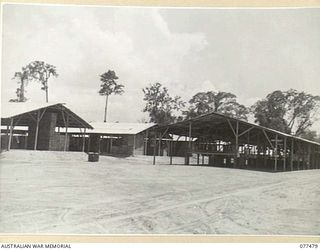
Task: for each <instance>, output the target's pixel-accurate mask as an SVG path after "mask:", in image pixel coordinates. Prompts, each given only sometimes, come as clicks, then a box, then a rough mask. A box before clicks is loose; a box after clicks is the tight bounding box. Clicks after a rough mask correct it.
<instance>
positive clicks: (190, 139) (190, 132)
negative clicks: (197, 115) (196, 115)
mask: <svg viewBox="0 0 320 250" xmlns="http://www.w3.org/2000/svg"><path fill="white" fill-rule="evenodd" d="M191 143H192V123H191V122H189V143H188V147H189V151H190V150H191V146H192V144H191Z"/></svg>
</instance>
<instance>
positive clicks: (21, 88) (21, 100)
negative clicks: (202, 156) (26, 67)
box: [18, 79, 24, 102]
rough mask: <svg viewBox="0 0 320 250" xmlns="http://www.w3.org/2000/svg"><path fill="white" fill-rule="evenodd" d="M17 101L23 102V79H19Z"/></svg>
mask: <svg viewBox="0 0 320 250" xmlns="http://www.w3.org/2000/svg"><path fill="white" fill-rule="evenodd" d="M18 98H19V100H18V101H19V102H24V80H23V79H21V85H20V96H18Z"/></svg>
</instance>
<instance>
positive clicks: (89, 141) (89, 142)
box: [88, 134, 91, 153]
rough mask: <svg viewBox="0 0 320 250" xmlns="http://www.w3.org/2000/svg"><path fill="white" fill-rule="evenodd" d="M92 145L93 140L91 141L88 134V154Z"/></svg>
mask: <svg viewBox="0 0 320 250" xmlns="http://www.w3.org/2000/svg"><path fill="white" fill-rule="evenodd" d="M90 144H91V139H90V134H88V153H89V152H90Z"/></svg>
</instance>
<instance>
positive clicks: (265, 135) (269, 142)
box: [262, 129, 274, 149]
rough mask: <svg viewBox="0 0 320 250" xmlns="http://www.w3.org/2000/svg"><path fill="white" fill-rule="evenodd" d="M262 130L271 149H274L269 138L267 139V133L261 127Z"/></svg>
mask: <svg viewBox="0 0 320 250" xmlns="http://www.w3.org/2000/svg"><path fill="white" fill-rule="evenodd" d="M262 132H263V134H264V135H265V137H266V138H267V140H268V142H269V144H270V146H271V147H272V149H274V146H273V144H272V142H271V140H270V139H269V136H268V135H267V133H266V131H265V130H264V129H262Z"/></svg>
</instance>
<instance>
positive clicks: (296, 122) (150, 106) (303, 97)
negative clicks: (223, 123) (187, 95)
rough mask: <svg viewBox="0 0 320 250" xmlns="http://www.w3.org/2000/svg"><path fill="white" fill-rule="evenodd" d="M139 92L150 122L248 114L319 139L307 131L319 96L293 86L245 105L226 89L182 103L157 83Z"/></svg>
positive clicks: (245, 117) (266, 123)
mask: <svg viewBox="0 0 320 250" xmlns="http://www.w3.org/2000/svg"><path fill="white" fill-rule="evenodd" d="M142 91H143V93H144V99H143V100H144V101H145V102H146V104H145V107H144V109H143V111H144V112H147V113H148V114H149V118H150V122H155V123H158V124H169V123H173V122H177V121H181V120H185V119H190V118H193V117H196V116H199V115H203V114H207V113H210V112H216V113H220V114H224V115H226V116H229V117H233V118H237V119H240V120H244V121H247V120H248V116H249V114H252V115H253V116H254V119H255V123H257V124H259V125H261V126H264V127H268V128H272V129H276V130H278V131H281V132H284V133H287V134H291V135H295V136H300V137H303V138H306V139H310V140H316V141H319V142H320V138H319V136H318V135H317V133H316V131H312V130H310V128H311V126H312V124H313V123H314V122H315V121H316V120H317V119H318V117H317V114H318V111H319V107H320V96H315V95H311V94H307V93H305V92H299V91H297V90H295V89H289V90H287V91H280V90H276V91H273V92H272V93H270V94H268V95H267V96H266V97H265V98H263V99H262V100H259V101H257V102H256V103H255V104H254V105H252V106H251V107H246V106H244V105H242V104H240V103H238V101H237V96H236V95H235V94H233V93H230V92H223V91H208V92H199V93H196V94H195V95H194V96H192V98H191V99H190V100H189V101H188V102H185V101H183V100H182V99H181V97H179V96H171V95H170V94H169V91H168V89H167V88H166V87H164V86H162V85H161V84H160V83H154V84H151V85H150V86H148V87H145V88H143V90H142Z"/></svg>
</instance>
